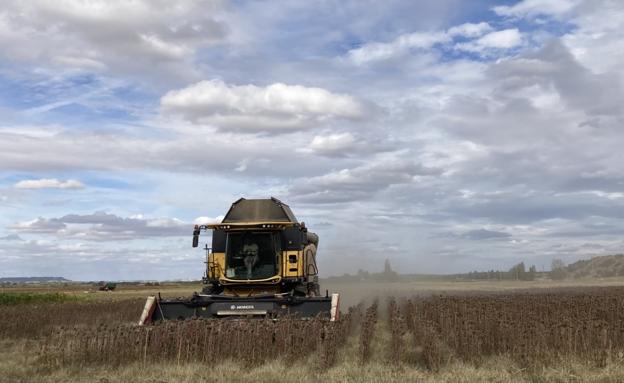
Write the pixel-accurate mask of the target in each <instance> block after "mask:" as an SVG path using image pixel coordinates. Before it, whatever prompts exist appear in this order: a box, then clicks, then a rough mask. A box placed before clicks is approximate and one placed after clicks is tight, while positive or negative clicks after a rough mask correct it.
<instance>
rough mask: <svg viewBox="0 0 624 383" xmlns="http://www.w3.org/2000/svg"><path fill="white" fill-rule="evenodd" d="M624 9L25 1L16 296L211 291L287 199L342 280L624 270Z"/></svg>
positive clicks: (12, 212)
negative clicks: (121, 282)
mask: <svg viewBox="0 0 624 383" xmlns="http://www.w3.org/2000/svg"><path fill="white" fill-rule="evenodd" d="M623 22H624V7H623V6H622V5H621V4H620V2H618V1H614V0H598V1H582V0H521V1H478V2H476V1H470V2H468V1H459V0H447V1H436V2H431V1H411V2H408V1H389V2H382V3H380V2H372V1H370V2H369V1H320V2H309V1H288V2H255V1H253V2H252V1H249V2H248V1H234V2H228V1H190V0H189V1H180V2H176V3H171V2H167V1H162V2H158V1H156V2H155V1H147V0H145V1H143V0H139V1H134V2H117V1H87V2H83V1H75V0H63V1H61V2H55V3H49V2H45V1H38V0H37V1H30V2H20V1H7V2H4V3H3V5H2V6H1V7H0V115H1V116H2V117H3V118H2V119H1V120H0V212H2V214H0V276H42V275H59V276H65V277H67V278H71V279H77V280H100V279H197V278H199V277H200V276H201V274H202V271H203V270H202V267H203V264H202V259H203V254H202V252H201V251H199V250H194V249H192V248H190V246H189V245H190V235H189V233H190V232H191V228H192V225H193V223H194V222H209V221H215V220H218V219H219V217H220V216H221V215H223V214H224V213H225V212H226V211H227V209H228V207H229V205H230V203H231V202H233V201H235V200H236V199H238V198H239V197H241V196H244V197H247V198H254V197H268V196H275V197H278V198H280V199H282V200H284V201H285V202H287V203H288V204H290V205H291V207H292V208H293V210H294V212H295V214H296V215H297V216H298V217H299V219H300V220H302V221H305V222H306V223H307V224H308V226H309V227H310V228H312V229H313V230H316V231H317V232H318V233H319V234H320V236H321V247H320V249H319V263H320V268H321V273H322V274H323V275H325V276H328V275H339V274H342V273H345V272H355V271H357V269H360V268H361V269H368V270H371V271H375V270H379V269H381V268H382V266H383V262H384V260H385V259H386V258H388V259H390V260H391V262H392V264H393V265H395V268H397V269H400V270H401V271H404V272H419V273H442V272H465V271H470V270H475V269H481V270H482V269H498V268H508V267H510V266H511V265H513V264H515V263H517V262H520V261H524V262H525V263H527V264H535V265H536V266H537V267H538V269H548V267H549V265H550V262H551V260H552V259H554V258H560V259H563V260H564V261H565V262H572V261H574V260H577V259H580V258H585V257H590V256H593V255H600V254H609V253H617V252H621V251H622V245H623V243H622V241H623V240H622V237H621V233H622V229H624V225H623V223H622V218H623V217H624V203H623V202H624V166H622V165H624V161H623V160H624V159H623V158H622V157H623V155H622V154H621V147H622V145H623V144H624V135H623V134H622V133H621V126H622V121H624V109H623V108H622V106H621V105H624V87H623V85H622V81H623V74H624V73H623V71H622V68H623V67H624V66H623V65H622V63H623V61H624V54H623V53H622V52H624V46H623V44H624V43H622V41H624V39H622V37H624V36H622V34H623V32H622V30H621V25H622V23H623Z"/></svg>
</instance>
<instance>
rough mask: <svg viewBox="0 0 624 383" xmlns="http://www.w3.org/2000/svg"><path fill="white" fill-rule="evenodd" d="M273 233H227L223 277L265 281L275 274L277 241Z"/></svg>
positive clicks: (277, 252) (277, 250)
mask: <svg viewBox="0 0 624 383" xmlns="http://www.w3.org/2000/svg"><path fill="white" fill-rule="evenodd" d="M276 236H277V235H276V234H275V233H270V232H242V233H228V235H227V245H226V257H225V276H226V277H227V278H230V279H265V278H270V277H272V276H274V275H275V274H277V258H278V257H277V255H278V254H279V241H277V239H278V238H276Z"/></svg>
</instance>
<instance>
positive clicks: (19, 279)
mask: <svg viewBox="0 0 624 383" xmlns="http://www.w3.org/2000/svg"><path fill="white" fill-rule="evenodd" d="M51 282H56V283H63V282H71V281H70V280H69V279H65V278H63V277H4V278H0V283H51Z"/></svg>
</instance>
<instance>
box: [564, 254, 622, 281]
mask: <svg viewBox="0 0 624 383" xmlns="http://www.w3.org/2000/svg"><path fill="white" fill-rule="evenodd" d="M566 271H567V273H568V277H569V278H606V277H617V276H624V254H615V255H601V256H598V257H593V258H591V259H583V260H580V261H576V262H574V263H571V264H569V265H568V266H567V267H566Z"/></svg>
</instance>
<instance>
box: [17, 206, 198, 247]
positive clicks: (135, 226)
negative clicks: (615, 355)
mask: <svg viewBox="0 0 624 383" xmlns="http://www.w3.org/2000/svg"><path fill="white" fill-rule="evenodd" d="M9 229H11V230H13V231H17V232H21V233H38V234H50V235H55V236H57V237H59V238H65V239H83V240H91V241H116V240H132V239H139V238H147V237H176V236H185V235H189V234H190V232H191V225H190V224H189V223H186V222H184V221H181V220H179V219H177V218H168V217H156V218H145V217H143V216H142V215H134V216H132V217H128V218H125V217H120V216H117V215H115V214H110V213H105V212H95V213H93V214H84V215H80V214H68V215H64V216H62V217H59V218H43V217H39V218H36V219H33V220H29V221H22V222H17V223H15V224H13V225H10V226H9Z"/></svg>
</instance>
